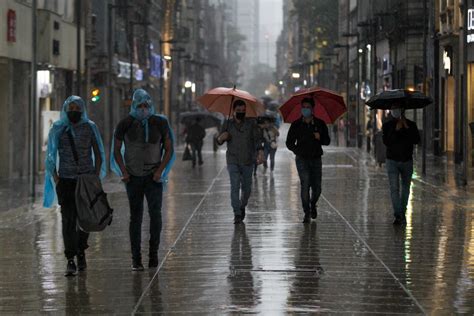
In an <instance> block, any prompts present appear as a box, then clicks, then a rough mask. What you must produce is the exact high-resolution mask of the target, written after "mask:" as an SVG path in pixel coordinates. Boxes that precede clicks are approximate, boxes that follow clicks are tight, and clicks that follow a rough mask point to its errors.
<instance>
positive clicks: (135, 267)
mask: <svg viewBox="0 0 474 316" xmlns="http://www.w3.org/2000/svg"><path fill="white" fill-rule="evenodd" d="M143 270H145V268H144V267H143V264H142V259H138V260H135V259H134V260H133V262H132V271H143Z"/></svg>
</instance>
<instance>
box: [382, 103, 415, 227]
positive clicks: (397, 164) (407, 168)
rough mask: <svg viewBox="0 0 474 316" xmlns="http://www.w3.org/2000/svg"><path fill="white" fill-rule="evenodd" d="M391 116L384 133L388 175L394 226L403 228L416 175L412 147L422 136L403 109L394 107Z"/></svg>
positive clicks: (383, 128)
mask: <svg viewBox="0 0 474 316" xmlns="http://www.w3.org/2000/svg"><path fill="white" fill-rule="evenodd" d="M390 114H391V116H392V119H391V120H389V121H387V122H386V123H384V124H383V126H382V131H383V142H384V144H385V146H387V160H386V164H387V173H388V179H389V184H390V196H391V199H392V206H393V212H394V213H393V215H394V217H395V219H394V221H393V224H394V225H404V224H406V218H405V212H406V209H407V205H408V199H409V197H410V186H411V179H412V175H413V147H414V145H416V144H418V143H419V142H420V133H419V131H418V127H417V126H416V123H415V122H412V121H410V120H408V119H407V118H406V117H405V110H404V109H402V108H401V107H400V106H398V107H397V106H395V107H393V108H392V109H391V110H390ZM400 183H401V186H400Z"/></svg>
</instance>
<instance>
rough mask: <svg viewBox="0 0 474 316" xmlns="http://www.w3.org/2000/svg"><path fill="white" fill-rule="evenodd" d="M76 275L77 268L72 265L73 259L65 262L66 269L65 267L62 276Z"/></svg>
mask: <svg viewBox="0 0 474 316" xmlns="http://www.w3.org/2000/svg"><path fill="white" fill-rule="evenodd" d="M76 273H77V268H76V264H75V263H74V259H69V260H68V261H67V267H66V272H65V273H64V276H67V277H69V276H75V275H76Z"/></svg>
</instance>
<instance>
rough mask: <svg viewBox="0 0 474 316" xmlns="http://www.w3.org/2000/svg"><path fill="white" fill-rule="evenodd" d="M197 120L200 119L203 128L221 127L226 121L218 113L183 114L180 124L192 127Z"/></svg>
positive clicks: (180, 116)
mask: <svg viewBox="0 0 474 316" xmlns="http://www.w3.org/2000/svg"><path fill="white" fill-rule="evenodd" d="M196 119H200V121H199V125H201V126H202V127H203V128H211V127H220V126H222V123H223V121H224V120H223V118H222V117H220V115H219V114H217V113H209V112H182V113H180V114H179V122H180V123H181V124H184V125H191V124H192V123H193V122H194V121H195V120H196Z"/></svg>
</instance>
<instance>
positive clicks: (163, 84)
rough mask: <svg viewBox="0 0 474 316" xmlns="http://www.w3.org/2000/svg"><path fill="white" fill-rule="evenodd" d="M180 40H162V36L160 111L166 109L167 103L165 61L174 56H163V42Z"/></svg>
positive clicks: (168, 42) (170, 60)
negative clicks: (165, 95)
mask: <svg viewBox="0 0 474 316" xmlns="http://www.w3.org/2000/svg"><path fill="white" fill-rule="evenodd" d="M176 43H178V41H176V40H174V39H169V40H165V41H164V40H162V39H161V37H160V58H161V61H160V62H161V65H163V67H162V73H161V74H160V111H162V112H163V111H164V108H165V105H164V94H165V78H164V75H165V74H164V71H165V67H164V63H165V62H172V57H171V56H168V58H164V57H163V44H176Z"/></svg>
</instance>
